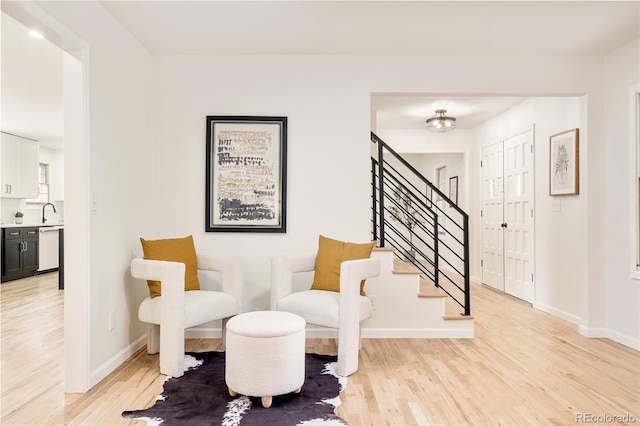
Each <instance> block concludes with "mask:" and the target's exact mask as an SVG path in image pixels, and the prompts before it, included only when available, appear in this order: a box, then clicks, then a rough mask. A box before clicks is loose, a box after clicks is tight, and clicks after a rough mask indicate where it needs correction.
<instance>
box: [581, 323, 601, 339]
mask: <svg viewBox="0 0 640 426" xmlns="http://www.w3.org/2000/svg"><path fill="white" fill-rule="evenodd" d="M578 333H580V334H581V335H582V336H584V337H589V338H592V339H601V338H604V337H607V329H606V328H604V327H593V328H590V327H585V326H584V325H581V326H579V327H578Z"/></svg>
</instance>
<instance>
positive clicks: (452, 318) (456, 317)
mask: <svg viewBox="0 0 640 426" xmlns="http://www.w3.org/2000/svg"><path fill="white" fill-rule="evenodd" d="M442 318H444V319H445V320H447V321H458V320H472V319H474V318H473V315H444V316H443V317H442Z"/></svg>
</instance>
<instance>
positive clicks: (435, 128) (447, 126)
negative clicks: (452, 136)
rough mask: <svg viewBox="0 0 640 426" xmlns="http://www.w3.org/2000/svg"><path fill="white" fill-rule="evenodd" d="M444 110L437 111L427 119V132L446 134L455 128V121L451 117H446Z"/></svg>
mask: <svg viewBox="0 0 640 426" xmlns="http://www.w3.org/2000/svg"><path fill="white" fill-rule="evenodd" d="M446 113H447V110H446V109H437V110H436V114H435V115H434V116H433V117H431V118H427V130H431V131H432V132H448V131H449V130H453V129H455V128H456V119H455V118H453V117H447V116H446V115H445V114H446Z"/></svg>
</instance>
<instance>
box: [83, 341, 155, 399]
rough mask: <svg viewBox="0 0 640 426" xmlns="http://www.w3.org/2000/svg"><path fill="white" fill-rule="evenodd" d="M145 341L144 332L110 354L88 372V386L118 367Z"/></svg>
mask: <svg viewBox="0 0 640 426" xmlns="http://www.w3.org/2000/svg"><path fill="white" fill-rule="evenodd" d="M146 343H147V335H146V334H144V335H142V336H141V337H139V338H138V339H137V340H136V341H134V342H133V343H131V344H130V345H129V346H127V347H126V348H124V349H123V350H121V351H120V352H118V353H117V354H115V355H114V356H112V357H111V358H110V359H109V360H108V361H107V362H105V363H104V364H102V365H101V366H100V367H98V368H96V369H95V370H93V371H92V372H91V373H90V374H89V388H92V387H94V386H95V385H97V384H98V383H100V381H102V380H103V379H104V378H105V377H107V376H108V375H109V374H111V373H112V372H113V371H114V370H115V369H116V368H118V367H120V366H121V365H122V364H123V363H124V362H125V361H126V360H128V359H129V358H130V357H131V355H133V354H134V353H136V352H138V351H139V350H140V349H141V348H142V347H144V345H145V344H146Z"/></svg>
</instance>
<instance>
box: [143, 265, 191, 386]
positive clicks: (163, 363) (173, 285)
mask: <svg viewBox="0 0 640 426" xmlns="http://www.w3.org/2000/svg"><path fill="white" fill-rule="evenodd" d="M184 271H185V264H184V263H181V262H169V261H165V260H149V259H141V258H136V259H133V261H131V275H132V276H133V277H135V278H141V279H146V280H157V281H160V282H161V286H162V298H161V303H160V312H161V318H162V324H161V326H160V339H159V341H160V344H161V345H162V342H165V343H164V344H167V345H168V344H169V343H167V342H170V344H171V345H177V347H175V348H174V349H175V350H164V351H163V350H162V349H161V352H162V354H161V356H160V371H162V372H164V373H165V374H168V375H170V376H174V377H179V376H181V375H182V373H183V371H184V368H183V366H184V359H183V358H184V339H182V338H180V337H181V336H182V333H184ZM157 344H158V342H155V343H153V345H154V346H155V345H157ZM153 350H155V348H154V349H152V351H153Z"/></svg>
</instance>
